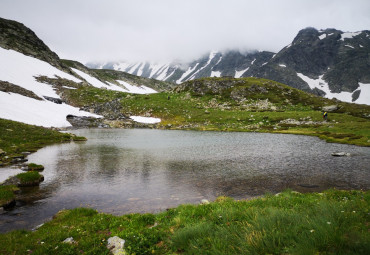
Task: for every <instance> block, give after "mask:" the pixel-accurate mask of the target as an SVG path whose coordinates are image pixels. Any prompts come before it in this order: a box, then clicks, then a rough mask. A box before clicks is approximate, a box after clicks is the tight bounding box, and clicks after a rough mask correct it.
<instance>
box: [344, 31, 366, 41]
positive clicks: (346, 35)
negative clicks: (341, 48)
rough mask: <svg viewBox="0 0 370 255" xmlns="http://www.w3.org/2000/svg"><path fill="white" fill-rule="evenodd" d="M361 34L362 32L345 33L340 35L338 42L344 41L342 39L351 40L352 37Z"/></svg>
mask: <svg viewBox="0 0 370 255" xmlns="http://www.w3.org/2000/svg"><path fill="white" fill-rule="evenodd" d="M361 33H362V32H345V33H343V34H341V35H340V36H341V38H340V40H341V41H344V39H352V38H353V37H355V36H358V35H359V34H361Z"/></svg>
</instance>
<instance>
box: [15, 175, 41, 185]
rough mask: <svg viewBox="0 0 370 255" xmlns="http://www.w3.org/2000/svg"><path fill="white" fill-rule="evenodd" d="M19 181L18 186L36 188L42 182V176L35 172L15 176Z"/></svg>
mask: <svg viewBox="0 0 370 255" xmlns="http://www.w3.org/2000/svg"><path fill="white" fill-rule="evenodd" d="M16 177H17V178H18V179H19V181H20V184H19V186H37V185H39V184H40V182H42V181H43V180H44V176H43V175H41V174H40V173H39V172H37V171H29V172H27V173H20V174H17V175H16Z"/></svg>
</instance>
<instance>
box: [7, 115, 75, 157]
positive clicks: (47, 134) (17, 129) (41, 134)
mask: <svg viewBox="0 0 370 255" xmlns="http://www.w3.org/2000/svg"><path fill="white" fill-rule="evenodd" d="M0 130H1V132H0V149H1V150H2V151H3V153H2V154H1V155H0V162H2V163H3V164H6V163H10V162H11V160H12V158H13V157H16V156H20V155H22V154H21V153H22V152H35V151H37V150H38V149H40V148H42V147H44V146H46V145H50V144H54V143H61V142H68V141H71V140H74V139H77V138H78V137H75V136H74V135H72V134H67V133H60V132H58V131H55V130H51V129H48V128H43V127H38V126H33V125H27V124H24V123H20V122H16V121H11V120H5V119H0Z"/></svg>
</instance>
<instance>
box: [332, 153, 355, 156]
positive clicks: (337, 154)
mask: <svg viewBox="0 0 370 255" xmlns="http://www.w3.org/2000/svg"><path fill="white" fill-rule="evenodd" d="M331 155H332V156H334V157H349V156H351V154H350V153H348V152H333V153H332V154H331Z"/></svg>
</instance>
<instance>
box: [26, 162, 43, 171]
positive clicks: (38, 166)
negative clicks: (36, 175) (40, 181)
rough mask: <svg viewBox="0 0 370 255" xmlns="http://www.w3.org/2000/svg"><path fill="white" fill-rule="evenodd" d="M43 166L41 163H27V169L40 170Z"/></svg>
mask: <svg viewBox="0 0 370 255" xmlns="http://www.w3.org/2000/svg"><path fill="white" fill-rule="evenodd" d="M44 169H45V168H44V166H43V165H37V164H35V163H29V164H28V171H42V170H44Z"/></svg>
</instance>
